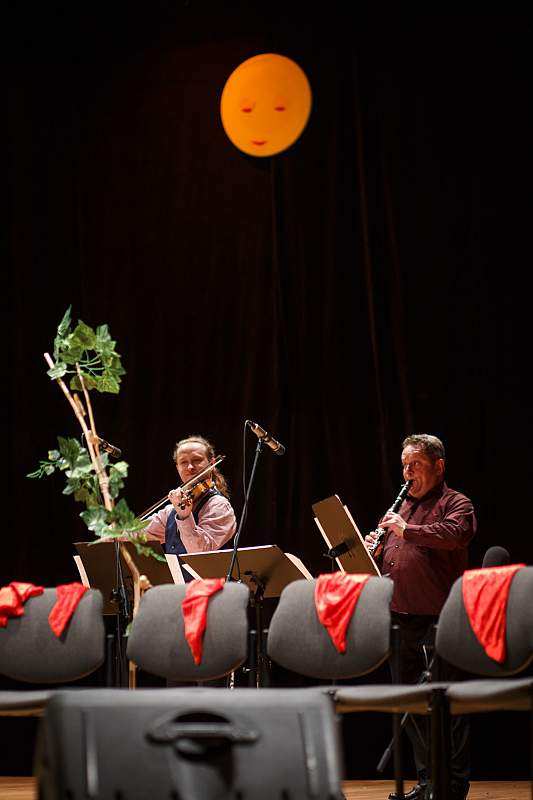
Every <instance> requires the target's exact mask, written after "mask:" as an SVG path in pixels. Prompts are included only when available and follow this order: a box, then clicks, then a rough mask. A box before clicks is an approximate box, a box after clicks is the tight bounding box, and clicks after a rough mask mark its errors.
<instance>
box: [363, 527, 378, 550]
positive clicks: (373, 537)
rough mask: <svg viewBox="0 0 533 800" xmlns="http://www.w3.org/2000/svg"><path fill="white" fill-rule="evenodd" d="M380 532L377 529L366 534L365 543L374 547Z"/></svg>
mask: <svg viewBox="0 0 533 800" xmlns="http://www.w3.org/2000/svg"><path fill="white" fill-rule="evenodd" d="M378 537H379V534H378V533H376V531H370V533H369V534H367V535H366V536H365V544H366V546H367V547H370V548H373V547H374V546H375V544H376V542H377V540H378Z"/></svg>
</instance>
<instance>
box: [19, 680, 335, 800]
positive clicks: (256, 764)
mask: <svg viewBox="0 0 533 800" xmlns="http://www.w3.org/2000/svg"><path fill="white" fill-rule="evenodd" d="M35 774H36V777H37V783H38V791H39V800H147V798H157V799H158V800H160V799H161V798H168V800H182V799H183V800H215V798H216V800H222V799H223V798H232V800H248V799H249V800H262V798H264V800H278V798H279V800H296V799H297V798H310V799H311V800H314V799H315V798H316V800H321V799H322V798H324V800H326V799H327V800H336V799H337V798H338V799H339V800H340V798H342V792H341V784H340V781H341V756H340V744H339V730H338V721H337V718H336V715H335V711H334V707H333V703H332V701H331V699H330V697H329V696H328V695H327V694H326V693H325V692H323V691H321V690H319V689H234V690H230V689H203V688H184V689H145V690H137V691H127V690H124V689H93V690H72V691H64V692H58V693H57V694H56V695H55V696H54V697H53V698H52V700H51V701H50V703H49V705H48V708H47V710H46V714H45V717H44V718H43V720H42V722H41V727H40V731H39V736H38V744H37V752H36V758H35Z"/></svg>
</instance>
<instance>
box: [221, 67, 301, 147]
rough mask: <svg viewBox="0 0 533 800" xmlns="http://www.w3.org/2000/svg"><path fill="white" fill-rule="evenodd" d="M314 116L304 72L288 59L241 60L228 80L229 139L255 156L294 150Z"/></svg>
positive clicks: (224, 112) (225, 113)
mask: <svg viewBox="0 0 533 800" xmlns="http://www.w3.org/2000/svg"><path fill="white" fill-rule="evenodd" d="M310 111H311V88H310V86H309V81H308V80H307V78H306V76H305V73H304V72H303V70H302V69H301V68H300V67H299V66H298V64H296V63H295V62H294V61H291V59H290V58H286V57H285V56H280V55H277V54H275V53H262V54H261V55H259V56H254V57H253V58H249V59H248V60H247V61H243V63H242V64H240V65H239V66H238V67H237V69H236V70H234V71H233V72H232V73H231V75H230V76H229V78H228V80H227V81H226V85H225V86H224V90H223V92H222V98H221V101H220V114H221V117H222V124H223V126H224V130H225V131H226V134H227V136H228V138H229V139H230V140H231V141H232V142H233V144H234V145H235V147H237V148H238V149H239V150H242V151H243V152H244V153H248V155H252V156H272V155H275V154H276V153H281V152H282V151H283V150H286V149H287V148H288V147H290V146H291V144H293V143H294V142H295V141H296V139H298V137H299V136H300V134H301V133H302V131H303V129H304V128H305V126H306V123H307V120H308V118H309V113H310Z"/></svg>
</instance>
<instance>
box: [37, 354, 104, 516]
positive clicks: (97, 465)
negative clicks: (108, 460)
mask: <svg viewBox="0 0 533 800" xmlns="http://www.w3.org/2000/svg"><path fill="white" fill-rule="evenodd" d="M44 360H45V361H46V363H47V364H48V366H49V367H50V369H53V367H55V364H54V362H53V360H52V358H51V357H50V355H49V353H44ZM55 381H56V383H58V384H59V386H60V387H61V391H62V392H63V394H64V395H65V397H66V398H67V400H68V402H69V403H70V405H71V407H72V410H73V411H74V414H75V415H76V419H77V420H78V422H79V423H80V426H81V429H82V431H83V433H84V434H85V441H86V442H87V449H88V450H89V456H90V458H91V461H92V464H93V467H94V469H95V472H96V476H97V478H98V483H99V484H100V489H101V491H102V496H103V498H104V506H105V507H106V509H107V511H111V510H112V509H113V506H114V503H113V501H112V499H111V497H110V496H109V488H108V487H109V478H108V477H107V475H106V473H105V470H104V469H103V467H102V464H101V462H100V459H99V458H97V456H96V452H95V449H94V445H93V438H92V431H91V430H90V429H89V428H88V427H87V423H86V422H85V420H84V418H83V417H84V413H83V406H82V403H81V400H80V399H79V397H76V400H75V399H74V397H73V396H72V394H71V393H70V391H69V389H68V387H67V385H66V383H65V381H63V380H61V378H56V379H55ZM82 386H83V384H82ZM76 401H77V402H76ZM80 406H81V409H80Z"/></svg>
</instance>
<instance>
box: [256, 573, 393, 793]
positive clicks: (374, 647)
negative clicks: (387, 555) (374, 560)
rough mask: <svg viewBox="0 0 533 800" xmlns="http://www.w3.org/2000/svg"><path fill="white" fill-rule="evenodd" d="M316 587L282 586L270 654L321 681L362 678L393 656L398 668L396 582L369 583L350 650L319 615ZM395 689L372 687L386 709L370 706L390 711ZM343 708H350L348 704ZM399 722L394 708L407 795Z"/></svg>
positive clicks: (355, 620) (332, 689) (358, 610)
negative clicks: (338, 643) (394, 613)
mask: <svg viewBox="0 0 533 800" xmlns="http://www.w3.org/2000/svg"><path fill="white" fill-rule="evenodd" d="M315 586H316V580H313V581H305V580H302V581H295V582H294V583H291V584H289V585H288V586H287V587H285V589H284V590H283V591H282V593H281V597H280V600H279V604H278V607H277V609H276V611H275V612H274V615H273V617H272V620H271V622H270V627H269V631H268V639H267V651H268V656H269V657H270V658H271V659H272V660H273V661H275V662H276V663H277V664H279V665H280V666H282V667H284V668H285V669H289V670H292V671H293V672H297V673H299V674H301V675H305V676H307V677H310V678H316V679H319V680H339V679H350V678H357V677H360V676H362V675H366V674H368V673H370V672H373V671H374V670H375V669H377V668H378V667H379V666H380V665H381V664H383V663H384V662H385V661H386V660H387V659H388V658H389V657H391V656H392V657H393V660H394V659H396V664H395V665H394V668H395V669H397V668H398V663H397V658H398V655H399V640H398V634H399V631H398V629H397V627H396V626H391V615H390V603H391V599H392V590H393V584H392V581H391V580H389V578H378V577H371V578H369V580H368V582H367V583H366V584H365V586H364V588H363V590H362V592H361V594H360V596H359V600H358V602H357V606H356V608H355V613H354V614H353V616H352V619H351V621H350V624H349V626H348V629H347V632H346V652H345V653H339V652H338V651H337V649H336V648H335V646H334V644H333V642H332V641H331V638H330V636H329V634H328V632H327V630H326V629H325V628H324V626H323V625H322V624H321V623H320V621H319V619H318V616H317V612H316V608H315ZM366 689H367V687H366V686H360V687H357V690H358V691H360V692H363V693H364V692H365V690H366ZM393 689H394V687H391V686H389V685H387V684H381V685H379V686H372V687H370V690H371V695H372V698H373V699H374V700H376V698H377V699H379V700H380V702H381V703H383V708H381V707H379V705H376V704H375V703H374V705H372V707H371V708H370V709H368V710H371V711H376V710H377V711H386V712H390V711H391V709H390V707H389V703H388V698H389V696H390V694H391V691H392V690H393ZM324 691H327V692H328V693H329V694H330V695H331V696H332V697H336V696H337V694H338V693H339V692H340V691H341V690H340V689H339V688H338V687H335V686H331V687H328V688H326V689H324ZM350 691H351V690H350ZM340 710H341V711H343V710H345V709H344V706H343V705H341V706H340ZM346 710H350V711H359V710H361V711H365V710H367V709H365V708H363V707H361V708H357V706H356V705H355V704H354V705H353V706H352V707H350V708H349V709H346ZM392 710H393V711H395V712H396V711H397V709H392ZM399 724H400V717H399V714H397V713H395V714H394V716H393V732H394V742H395V746H394V772H395V780H396V791H397V793H398V794H400V793H401V796H403V776H402V764H401V752H400V748H399V732H400V730H399Z"/></svg>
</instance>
